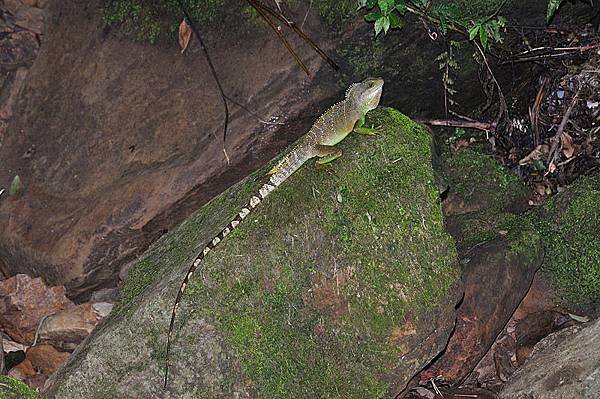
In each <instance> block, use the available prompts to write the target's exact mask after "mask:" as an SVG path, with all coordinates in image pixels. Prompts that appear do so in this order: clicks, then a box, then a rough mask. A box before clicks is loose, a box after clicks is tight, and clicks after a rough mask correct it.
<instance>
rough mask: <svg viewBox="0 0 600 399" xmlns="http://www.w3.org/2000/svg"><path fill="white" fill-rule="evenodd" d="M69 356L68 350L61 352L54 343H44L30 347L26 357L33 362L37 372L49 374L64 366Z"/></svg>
mask: <svg viewBox="0 0 600 399" xmlns="http://www.w3.org/2000/svg"><path fill="white" fill-rule="evenodd" d="M69 356H70V354H69V353H68V352H59V351H58V350H56V349H55V348H54V347H53V346H52V345H44V344H42V345H36V346H34V347H31V348H29V350H28V351H27V354H26V359H28V360H29V362H31V365H32V367H33V369H34V370H35V372H36V373H38V374H44V375H46V376H49V375H50V374H52V373H54V371H56V370H57V369H58V368H59V367H60V366H62V365H63V363H64V362H66V361H67V359H68V358H69Z"/></svg>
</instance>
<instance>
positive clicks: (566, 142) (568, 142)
mask: <svg viewBox="0 0 600 399" xmlns="http://www.w3.org/2000/svg"><path fill="white" fill-rule="evenodd" d="M561 139H562V152H563V154H565V157H567V158H571V157H572V156H573V153H574V152H575V149H574V148H573V138H572V137H571V136H569V135H568V134H567V133H563V134H562V136H561Z"/></svg>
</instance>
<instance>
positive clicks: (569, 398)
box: [500, 320, 600, 399]
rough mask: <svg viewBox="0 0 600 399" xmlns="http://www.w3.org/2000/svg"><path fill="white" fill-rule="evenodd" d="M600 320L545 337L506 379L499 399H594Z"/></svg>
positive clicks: (599, 382) (599, 378)
mask: <svg viewBox="0 0 600 399" xmlns="http://www.w3.org/2000/svg"><path fill="white" fill-rule="evenodd" d="M599 396H600V320H596V321H595V322H592V323H588V325H580V326H575V327H570V328H567V329H565V330H562V331H559V332H557V333H555V334H552V335H549V336H548V337H546V338H544V339H543V340H542V341H540V342H539V343H538V344H537V345H536V346H535V348H534V350H533V353H532V354H531V357H530V358H529V359H528V360H527V362H526V363H525V364H524V365H523V367H521V368H520V369H519V370H517V372H515V374H513V376H512V377H511V379H510V380H509V382H508V383H507V386H506V387H505V388H504V390H503V391H502V393H501V395H500V397H501V398H502V399H597V398H598V397H599Z"/></svg>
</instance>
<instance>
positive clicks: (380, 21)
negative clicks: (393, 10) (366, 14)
mask: <svg viewBox="0 0 600 399" xmlns="http://www.w3.org/2000/svg"><path fill="white" fill-rule="evenodd" d="M382 29H383V17H381V18H379V19H378V20H377V21H375V36H377V35H379V34H380V33H381V30H382Z"/></svg>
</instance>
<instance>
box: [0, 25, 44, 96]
mask: <svg viewBox="0 0 600 399" xmlns="http://www.w3.org/2000/svg"><path fill="white" fill-rule="evenodd" d="M38 49H39V43H38V41H37V39H36V37H35V34H34V33H32V32H27V31H19V32H14V33H11V34H9V35H8V36H4V37H0V68H2V69H4V70H9V71H11V70H14V69H16V68H18V67H20V66H30V65H31V63H33V60H34V59H35V57H36V56H37V52H38ZM3 91H4V89H3Z"/></svg>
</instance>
